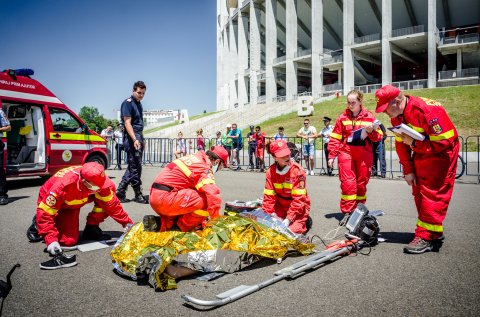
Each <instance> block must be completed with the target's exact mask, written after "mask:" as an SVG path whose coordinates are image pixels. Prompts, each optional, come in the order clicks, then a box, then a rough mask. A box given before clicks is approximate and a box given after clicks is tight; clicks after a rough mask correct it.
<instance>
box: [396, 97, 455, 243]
mask: <svg viewBox="0 0 480 317" xmlns="http://www.w3.org/2000/svg"><path fill="white" fill-rule="evenodd" d="M406 97H407V98H408V100H407V103H406V105H405V109H404V112H403V115H400V116H398V117H395V118H392V119H391V121H392V125H394V126H395V125H399V124H400V123H405V124H407V125H409V126H410V127H411V128H413V129H414V130H416V131H417V132H420V133H421V134H423V135H425V140H424V141H418V140H417V141H416V144H415V147H410V146H408V145H406V144H405V143H403V142H402V139H401V138H400V137H395V141H396V142H395V147H396V150H397V154H398V157H399V159H400V163H401V164H402V167H403V174H404V175H407V174H410V173H414V174H415V175H416V180H417V184H416V186H412V192H413V196H414V199H415V205H416V206H417V211H418V221H417V228H416V230H415V236H418V237H420V238H422V239H424V240H427V241H430V240H433V239H436V238H439V237H440V236H441V235H442V234H443V225H442V223H443V220H444V219H445V216H446V214H447V209H448V204H449V203H450V199H451V197H452V192H453V185H454V183H455V173H456V168H457V157H458V151H459V149H460V144H459V141H458V134H457V130H456V129H455V126H454V125H453V123H452V121H451V120H450V118H449V117H448V115H447V113H446V111H445V109H444V108H443V107H442V105H441V104H440V103H439V102H438V101H435V100H431V99H426V98H418V97H414V96H406Z"/></svg>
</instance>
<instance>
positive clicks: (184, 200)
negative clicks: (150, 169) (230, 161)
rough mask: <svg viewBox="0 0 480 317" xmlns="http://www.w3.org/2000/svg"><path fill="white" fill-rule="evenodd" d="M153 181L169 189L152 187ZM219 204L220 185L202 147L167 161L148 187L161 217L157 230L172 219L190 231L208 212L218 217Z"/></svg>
mask: <svg viewBox="0 0 480 317" xmlns="http://www.w3.org/2000/svg"><path fill="white" fill-rule="evenodd" d="M155 184H160V185H163V186H167V189H168V187H170V188H171V191H167V190H164V189H158V188H155ZM221 204H222V199H221V198H220V189H219V188H218V187H217V185H215V178H214V176H213V173H212V170H211V163H210V160H209V159H208V157H207V155H206V154H205V152H203V151H199V152H197V153H195V154H191V155H187V156H184V157H181V158H179V159H177V160H175V161H173V162H171V163H169V164H168V165H167V166H166V167H165V168H164V169H163V170H162V171H161V172H160V174H158V175H157V177H156V178H155V181H154V185H152V188H151V189H150V205H151V206H152V208H153V210H155V212H156V213H157V214H159V215H160V218H161V220H162V223H161V228H160V231H166V230H169V229H170V228H172V227H173V225H174V224H175V222H176V224H177V226H178V227H179V228H180V230H181V231H184V232H186V231H191V230H193V229H195V227H197V226H198V225H199V224H201V223H202V222H203V221H204V220H205V219H206V218H207V217H208V216H210V218H212V219H215V218H217V217H218V216H219V215H220V214H219V211H220V207H221Z"/></svg>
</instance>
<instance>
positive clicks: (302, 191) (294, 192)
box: [292, 188, 307, 195]
mask: <svg viewBox="0 0 480 317" xmlns="http://www.w3.org/2000/svg"><path fill="white" fill-rule="evenodd" d="M306 194H307V190H306V189H305V188H304V189H292V195H306Z"/></svg>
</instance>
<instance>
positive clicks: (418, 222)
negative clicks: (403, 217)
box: [417, 219, 443, 232]
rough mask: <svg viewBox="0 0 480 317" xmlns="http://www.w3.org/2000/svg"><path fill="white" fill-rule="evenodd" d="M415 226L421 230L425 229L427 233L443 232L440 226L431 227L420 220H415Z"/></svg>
mask: <svg viewBox="0 0 480 317" xmlns="http://www.w3.org/2000/svg"><path fill="white" fill-rule="evenodd" d="M417 226H419V227H421V228H425V229H427V230H428V231H434V232H443V226H442V225H432V224H429V223H426V222H423V221H421V220H420V219H418V220H417Z"/></svg>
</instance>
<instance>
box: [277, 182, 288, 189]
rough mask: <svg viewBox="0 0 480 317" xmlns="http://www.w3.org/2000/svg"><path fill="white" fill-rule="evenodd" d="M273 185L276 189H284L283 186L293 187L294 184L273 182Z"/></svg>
mask: <svg viewBox="0 0 480 317" xmlns="http://www.w3.org/2000/svg"><path fill="white" fill-rule="evenodd" d="M273 187H275V188H276V189H283V188H288V189H292V188H293V184H290V183H273Z"/></svg>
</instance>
